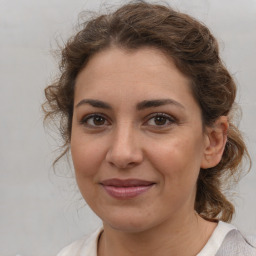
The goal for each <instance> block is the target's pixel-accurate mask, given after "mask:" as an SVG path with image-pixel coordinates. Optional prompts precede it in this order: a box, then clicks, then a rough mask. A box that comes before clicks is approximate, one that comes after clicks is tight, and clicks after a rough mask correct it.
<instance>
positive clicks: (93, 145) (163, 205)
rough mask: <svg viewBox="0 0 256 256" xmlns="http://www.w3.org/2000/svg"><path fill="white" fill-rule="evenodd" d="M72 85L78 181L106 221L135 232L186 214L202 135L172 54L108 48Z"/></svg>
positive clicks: (195, 108)
mask: <svg viewBox="0 0 256 256" xmlns="http://www.w3.org/2000/svg"><path fill="white" fill-rule="evenodd" d="M75 86H76V87H75V96H74V114H73V124H72V134H71V153H72V158H73V162H74V167H75V173H76V179H77V183H78V186H79V189H80V191H81V193H82V195H83V197H84V199H85V200H86V202H87V203H88V204H89V206H90V207H91V208H92V210H93V211H94V212H95V213H96V214H97V215H98V216H99V217H100V218H101V219H102V220H103V222H104V225H108V226H110V227H112V228H115V229H118V230H123V231H129V232H138V231H143V230H147V229H150V228H153V227H156V226H158V225H161V224H164V223H167V222H171V221H173V220H176V219H178V218H180V219H182V218H183V219H184V218H186V216H188V215H189V214H192V213H193V211H194V201H195V193H196V182H197V177H198V174H199V170H200V166H201V165H202V162H203V160H204V150H205V147H206V145H205V144H206V138H205V137H206V135H204V134H203V131H202V121H201V112H200V108H199V106H198V104H197V103H196V101H195V100H194V98H193V96H192V94H191V91H190V88H189V87H190V85H189V80H188V79H187V78H186V77H185V76H184V75H183V74H182V73H181V72H180V71H179V70H178V69H177V68H176V67H175V65H174V63H173V62H172V60H171V59H170V58H167V57H166V56H165V55H164V54H163V53H162V52H160V51H159V50H157V49H152V48H143V49H139V50H136V51H130V52H128V51H125V50H122V49H119V48H110V49H107V50H104V51H103V52H100V53H98V54H96V55H95V56H94V57H92V59H91V60H90V61H89V62H88V64H87V65H86V67H85V68H84V69H83V70H82V71H81V72H80V74H79V75H78V77H77V81H76V85H75Z"/></svg>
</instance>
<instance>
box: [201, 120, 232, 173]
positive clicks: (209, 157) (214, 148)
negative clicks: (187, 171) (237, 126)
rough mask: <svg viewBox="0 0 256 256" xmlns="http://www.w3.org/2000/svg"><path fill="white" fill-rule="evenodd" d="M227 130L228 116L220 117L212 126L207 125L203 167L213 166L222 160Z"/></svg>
mask: <svg viewBox="0 0 256 256" xmlns="http://www.w3.org/2000/svg"><path fill="white" fill-rule="evenodd" d="M227 131H228V117H227V116H221V117H219V118H218V119H217V120H216V121H215V123H214V124H213V125H212V126H210V127H206V131H205V136H206V137H205V148H204V155H203V159H202V162H201V168H202V169H208V168H212V167H214V166H216V165H217V164H218V163H219V162H220V161H221V158H222V154H223V151H224V149H225V145H226V142H227Z"/></svg>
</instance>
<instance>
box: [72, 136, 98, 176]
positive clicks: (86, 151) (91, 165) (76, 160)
mask: <svg viewBox="0 0 256 256" xmlns="http://www.w3.org/2000/svg"><path fill="white" fill-rule="evenodd" d="M79 137H80V136H79ZM98 145H99V144H98V143H95V142H91V141H90V140H86V139H83V138H82V137H80V138H78V139H76V138H73V140H71V155H72V160H73V164H74V168H75V172H76V176H77V177H78V178H83V177H90V176H93V175H95V173H96V172H97V170H98V168H99V166H100V164H101V160H102V150H100V147H99V146H98Z"/></svg>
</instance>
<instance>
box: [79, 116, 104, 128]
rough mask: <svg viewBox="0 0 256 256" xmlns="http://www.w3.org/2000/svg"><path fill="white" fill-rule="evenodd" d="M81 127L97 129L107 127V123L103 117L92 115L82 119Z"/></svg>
mask: <svg viewBox="0 0 256 256" xmlns="http://www.w3.org/2000/svg"><path fill="white" fill-rule="evenodd" d="M80 123H81V124H82V125H84V126H87V127H91V128H94V127H95V128H98V127H104V126H107V125H109V122H108V121H107V119H106V118H105V117H104V116H101V115H97V114H92V115H89V116H86V117H85V118H83V120H82V121H81V122H80Z"/></svg>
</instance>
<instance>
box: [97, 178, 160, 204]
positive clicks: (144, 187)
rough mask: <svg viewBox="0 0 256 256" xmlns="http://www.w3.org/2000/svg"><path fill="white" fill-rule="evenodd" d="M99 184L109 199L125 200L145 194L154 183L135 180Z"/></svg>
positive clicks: (110, 181)
mask: <svg viewBox="0 0 256 256" xmlns="http://www.w3.org/2000/svg"><path fill="white" fill-rule="evenodd" d="M100 184H101V185H102V186H103V188H104V189H105V191H106V192H107V193H108V194H109V195H110V196H111V197H114V198H116V199H123V200H125V199H130V198H134V197H137V196H139V195H141V194H143V193H145V192H146V191H148V190H149V189H150V188H152V187H153V185H154V184H155V183H154V182H149V181H144V180H137V179H129V180H120V179H110V180H105V181H103V182H101V183H100Z"/></svg>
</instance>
